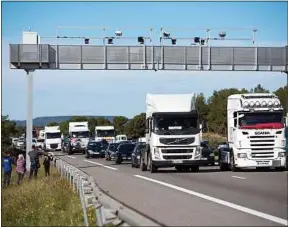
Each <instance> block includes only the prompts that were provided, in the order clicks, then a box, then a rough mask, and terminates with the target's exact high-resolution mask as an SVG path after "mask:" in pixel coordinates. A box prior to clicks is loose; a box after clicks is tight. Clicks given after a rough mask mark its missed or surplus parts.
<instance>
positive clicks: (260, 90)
mask: <svg viewBox="0 0 288 227" xmlns="http://www.w3.org/2000/svg"><path fill="white" fill-rule="evenodd" d="M250 93H269V90H267V89H265V88H263V87H262V85H261V84H258V85H257V86H256V87H255V88H251V89H250Z"/></svg>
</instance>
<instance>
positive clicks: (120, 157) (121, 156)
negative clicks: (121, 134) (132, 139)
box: [115, 143, 136, 164]
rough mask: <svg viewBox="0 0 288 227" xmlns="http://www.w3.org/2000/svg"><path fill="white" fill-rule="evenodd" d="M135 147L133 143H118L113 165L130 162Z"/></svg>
mask: <svg viewBox="0 0 288 227" xmlns="http://www.w3.org/2000/svg"><path fill="white" fill-rule="evenodd" d="M135 145H136V144H133V143H120V144H119V146H118V147H117V150H116V152H115V163H116V164H121V163H122V162H123V161H124V160H131V156H132V151H133V150H134V147H135Z"/></svg>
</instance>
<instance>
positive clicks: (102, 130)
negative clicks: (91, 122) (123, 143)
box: [95, 126, 116, 142]
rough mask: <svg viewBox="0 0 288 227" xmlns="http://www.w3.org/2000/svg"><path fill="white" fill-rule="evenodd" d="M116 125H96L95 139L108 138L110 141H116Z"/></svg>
mask: <svg viewBox="0 0 288 227" xmlns="http://www.w3.org/2000/svg"><path fill="white" fill-rule="evenodd" d="M115 134H116V131H115V128H114V126H96V127H95V141H101V140H104V139H105V140H106V141H108V142H113V141H115Z"/></svg>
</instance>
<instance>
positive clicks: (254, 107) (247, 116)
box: [219, 93, 286, 171]
mask: <svg viewBox="0 0 288 227" xmlns="http://www.w3.org/2000/svg"><path fill="white" fill-rule="evenodd" d="M227 102H228V103H227V125H228V130H227V131H228V144H229V152H226V153H223V154H222V153H221V154H220V156H221V157H220V160H219V162H220V168H221V169H222V170H227V169H231V170H232V171H236V170H238V169H241V168H250V167H253V168H254V167H256V168H262V167H269V168H276V169H278V170H284V169H285V163H286V155H285V144H286V139H285V118H284V110H283V107H282V106H281V104H280V100H279V99H278V97H277V96H276V95H274V94H266V93H259V94H235V95H231V96H229V97H228V101H227Z"/></svg>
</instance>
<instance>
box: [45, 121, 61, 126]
mask: <svg viewBox="0 0 288 227" xmlns="http://www.w3.org/2000/svg"><path fill="white" fill-rule="evenodd" d="M58 125H59V123H57V122H55V121H53V122H50V123H49V124H47V126H58Z"/></svg>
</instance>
